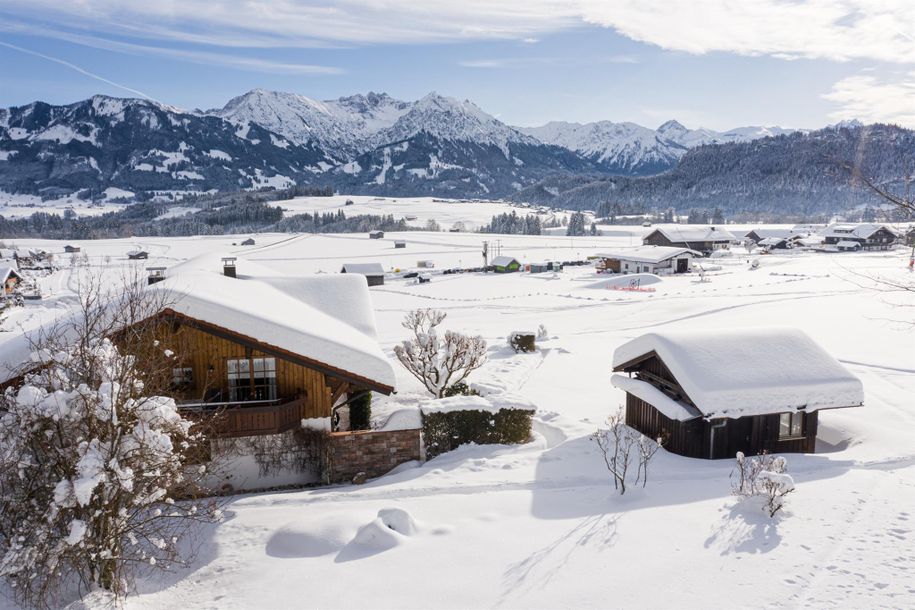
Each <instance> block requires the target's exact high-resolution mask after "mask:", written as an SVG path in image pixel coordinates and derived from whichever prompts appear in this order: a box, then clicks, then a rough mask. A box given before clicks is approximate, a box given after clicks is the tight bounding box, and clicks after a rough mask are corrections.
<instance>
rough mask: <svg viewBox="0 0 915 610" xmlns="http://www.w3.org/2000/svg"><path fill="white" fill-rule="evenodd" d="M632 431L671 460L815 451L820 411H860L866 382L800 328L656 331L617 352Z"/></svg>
mask: <svg viewBox="0 0 915 610" xmlns="http://www.w3.org/2000/svg"><path fill="white" fill-rule="evenodd" d="M613 371H614V372H615V374H614V375H613V376H612V377H611V383H612V384H613V385H614V386H615V387H617V388H619V389H621V390H623V391H624V392H625V393H626V424H627V425H629V426H631V427H632V428H634V429H636V430H638V431H639V432H641V433H642V434H645V435H646V436H648V437H650V438H661V439H663V441H664V448H665V449H666V450H668V451H670V452H671V453H676V454H678V455H684V456H687V457H694V458H707V459H720V458H733V457H734V456H735V455H736V454H737V452H738V451H742V452H743V453H744V454H746V455H757V454H759V453H763V452H768V453H813V452H814V451H815V449H816V436H817V423H818V416H819V412H820V411H823V410H825V409H837V408H844V407H858V406H861V405H862V404H863V402H864V391H863V386H862V385H861V381H860V380H858V378H857V377H855V376H854V375H852V374H851V373H850V372H849V371H848V370H847V369H846V368H845V367H844V366H842V365H841V364H840V363H839V362H838V361H837V360H836V359H835V358H833V357H832V356H830V355H829V354H828V353H827V352H826V351H825V350H823V348H821V347H820V346H819V345H817V344H816V343H815V342H814V341H813V340H812V339H811V338H810V337H809V336H807V335H806V334H805V333H804V332H803V331H801V330H798V329H791V328H758V329H726V330H702V331H656V332H652V333H648V334H645V335H642V336H640V337H637V338H636V339H633V340H631V341H629V342H628V343H625V344H623V345H621V346H620V347H618V348H617V349H616V351H615V352H614V354H613Z"/></svg>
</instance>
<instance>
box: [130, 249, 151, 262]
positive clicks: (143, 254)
mask: <svg viewBox="0 0 915 610" xmlns="http://www.w3.org/2000/svg"><path fill="white" fill-rule="evenodd" d="M127 258H128V259H129V260H132V261H139V260H146V259H148V258H149V252H147V251H146V250H131V251H130V252H128V253H127Z"/></svg>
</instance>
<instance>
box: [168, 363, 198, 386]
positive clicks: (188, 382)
mask: <svg viewBox="0 0 915 610" xmlns="http://www.w3.org/2000/svg"><path fill="white" fill-rule="evenodd" d="M192 385H194V369H192V368H191V367H189V366H180V367H176V368H173V369H172V387H173V388H186V387H189V386H192Z"/></svg>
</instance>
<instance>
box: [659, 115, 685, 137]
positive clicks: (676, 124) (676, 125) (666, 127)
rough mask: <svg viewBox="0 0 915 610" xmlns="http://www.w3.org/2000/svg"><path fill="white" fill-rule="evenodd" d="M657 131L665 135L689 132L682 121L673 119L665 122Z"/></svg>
mask: <svg viewBox="0 0 915 610" xmlns="http://www.w3.org/2000/svg"><path fill="white" fill-rule="evenodd" d="M657 131H658V133H661V134H665V133H683V132H686V131H689V130H688V129H687V128H686V127H684V126H683V123H681V122H680V121H677V120H676V119H671V120H669V121H665V122H664V123H662V124H661V126H660V127H658V129H657Z"/></svg>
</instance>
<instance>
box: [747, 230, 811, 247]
mask: <svg viewBox="0 0 915 610" xmlns="http://www.w3.org/2000/svg"><path fill="white" fill-rule="evenodd" d="M804 237H806V234H804V233H801V232H799V231H795V230H793V229H753V230H752V231H750V232H749V233H747V234H746V235H744V239H748V240H751V241H753V243H755V244H756V245H757V246H759V247H760V248H767V249H769V250H784V249H787V248H793V247H795V246H797V245H799V244H800V240H802V239H803V238H804Z"/></svg>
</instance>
